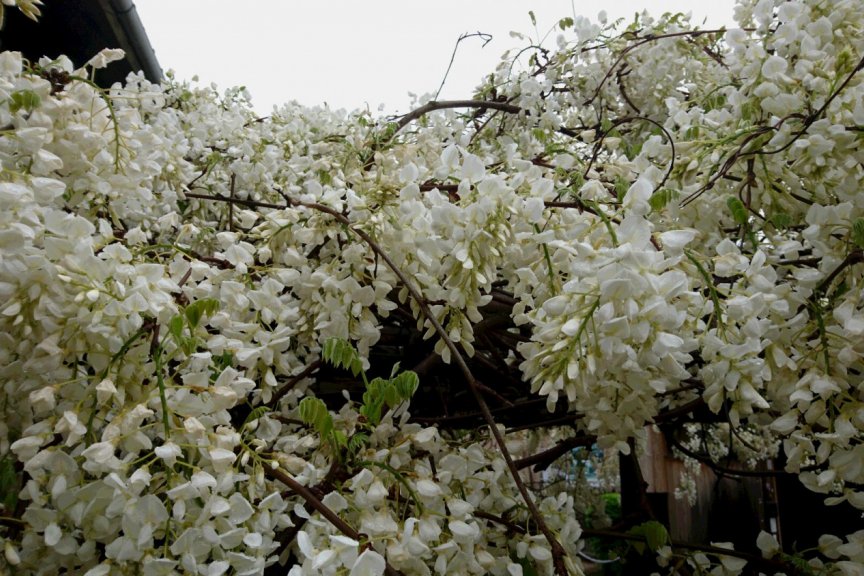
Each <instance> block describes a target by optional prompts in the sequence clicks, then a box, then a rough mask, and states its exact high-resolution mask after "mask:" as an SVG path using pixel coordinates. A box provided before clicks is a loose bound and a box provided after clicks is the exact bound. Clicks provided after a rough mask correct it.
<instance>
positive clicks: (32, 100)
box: [9, 90, 42, 114]
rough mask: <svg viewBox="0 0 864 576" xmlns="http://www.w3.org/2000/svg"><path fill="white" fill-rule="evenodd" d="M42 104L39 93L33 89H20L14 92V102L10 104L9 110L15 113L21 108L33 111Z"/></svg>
mask: <svg viewBox="0 0 864 576" xmlns="http://www.w3.org/2000/svg"><path fill="white" fill-rule="evenodd" d="M40 104H42V99H41V98H40V97H39V94H37V93H36V92H33V91H32V90H19V91H17V92H13V93H12V102H11V103H10V104H9V110H10V111H11V112H12V113H13V114H14V113H16V112H18V111H19V110H24V111H25V112H28V113H29V112H32V111H33V110H35V109H36V108H38V107H39V105H40Z"/></svg>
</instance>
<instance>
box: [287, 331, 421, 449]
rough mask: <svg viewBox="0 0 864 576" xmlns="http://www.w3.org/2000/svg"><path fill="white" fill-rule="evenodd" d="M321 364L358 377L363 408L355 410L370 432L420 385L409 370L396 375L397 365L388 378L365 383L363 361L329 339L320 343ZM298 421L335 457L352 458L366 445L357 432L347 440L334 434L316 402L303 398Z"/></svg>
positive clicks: (345, 344)
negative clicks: (324, 444)
mask: <svg viewBox="0 0 864 576" xmlns="http://www.w3.org/2000/svg"><path fill="white" fill-rule="evenodd" d="M322 356H323V357H324V360H326V361H327V362H329V363H331V364H333V365H334V366H336V367H338V368H342V369H343V370H350V371H351V373H352V374H353V375H354V376H355V377H356V376H361V377H362V378H363V382H364V383H365V384H366V391H365V392H364V393H363V404H362V405H361V406H360V408H359V409H358V412H359V413H360V415H361V416H363V417H364V418H365V419H366V426H368V427H370V428H374V427H375V426H378V424H380V423H381V417H382V416H383V414H384V413H385V409H386V410H392V409H393V408H396V407H397V406H399V405H400V404H402V403H403V402H408V401H410V400H411V397H412V396H413V395H414V392H416V391H417V387H418V385H419V383H420V381H419V379H418V378H417V374H415V373H414V372H412V371H410V370H406V371H404V372H400V371H399V364H398V363H397V364H396V365H395V366H393V370H392V371H391V373H390V378H387V379H385V378H380V377H378V378H374V379H372V381H369V380H368V379H367V377H366V374H365V373H364V372H363V361H362V359H361V358H360V353H359V352H357V350H356V349H355V348H354V346H352V345H351V343H350V342H348V341H347V340H342V339H339V338H329V339H328V340H327V341H326V342H325V343H324V349H323V351H322ZM300 419H301V420H302V421H303V423H305V424H307V425H309V426H312V427H313V428H314V429H315V431H316V432H318V433H319V434H320V435H321V437H322V439H323V440H324V441H325V442H328V443H329V444H330V445H331V446H332V448H333V449H334V451H335V452H336V453H337V454H338V453H340V452H341V451H343V450H346V451H347V453H348V456H349V457H350V456H353V455H354V454H356V453H357V452H359V451H360V449H361V448H362V447H363V446H365V445H366V443H367V442H368V440H369V435H368V434H367V433H366V432H363V431H359V432H356V433H355V434H353V435H352V436H351V437H350V438H349V437H346V436H345V434H344V433H342V432H341V431H339V430H335V429H334V427H333V418H332V416H331V415H330V412H329V410H328V409H327V405H326V404H324V402H323V401H322V400H320V399H318V398H312V397H306V398H304V399H303V400H302V401H301V402H300Z"/></svg>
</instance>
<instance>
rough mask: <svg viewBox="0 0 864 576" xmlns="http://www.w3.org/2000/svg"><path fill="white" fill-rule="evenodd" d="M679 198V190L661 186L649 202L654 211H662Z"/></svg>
mask: <svg viewBox="0 0 864 576" xmlns="http://www.w3.org/2000/svg"><path fill="white" fill-rule="evenodd" d="M677 198H678V191H677V190H672V189H671V188H661V189H660V190H658V191H657V192H655V193H654V194H653V195H652V196H651V198H649V199H648V204H649V205H650V206H651V210H652V211H654V212H660V211H661V210H663V208H665V207H666V206H667V205H669V203H670V202H672V201H673V200H676V199H677Z"/></svg>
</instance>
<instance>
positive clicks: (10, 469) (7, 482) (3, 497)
mask: <svg viewBox="0 0 864 576" xmlns="http://www.w3.org/2000/svg"><path fill="white" fill-rule="evenodd" d="M20 489H21V481H20V479H19V478H18V472H17V471H16V470H15V462H14V459H13V458H11V457H10V455H9V454H6V455H5V456H3V458H2V459H0V505H2V506H3V508H5V510H6V512H7V513H9V512H11V511H13V510H15V506H16V505H17V504H18V492H19V490H20Z"/></svg>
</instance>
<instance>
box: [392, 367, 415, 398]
mask: <svg viewBox="0 0 864 576" xmlns="http://www.w3.org/2000/svg"><path fill="white" fill-rule="evenodd" d="M393 385H394V387H395V388H396V391H397V392H398V393H399V397H400V399H402V400H403V401H406V400H410V399H411V397H412V396H414V393H415V392H416V391H417V388H418V387H419V386H420V379H419V378H418V377H417V374H416V373H415V372H413V371H411V370H406V371H405V372H402V373H401V374H399V375H398V376H397V377H396V378H394V379H393Z"/></svg>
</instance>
